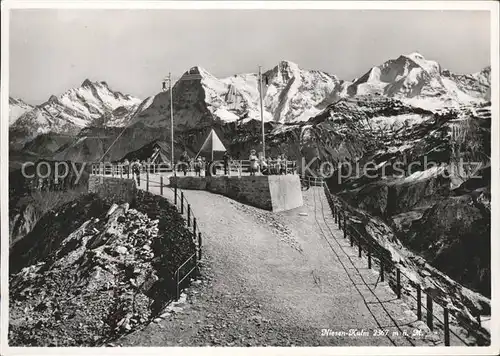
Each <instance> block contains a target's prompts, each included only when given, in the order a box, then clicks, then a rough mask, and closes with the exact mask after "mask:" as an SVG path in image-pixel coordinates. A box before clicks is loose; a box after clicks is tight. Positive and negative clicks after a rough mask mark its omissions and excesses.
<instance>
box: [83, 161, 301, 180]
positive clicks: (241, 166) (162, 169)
mask: <svg viewBox="0 0 500 356" xmlns="http://www.w3.org/2000/svg"><path fill="white" fill-rule="evenodd" d="M283 162H284V164H283ZM266 163H267V162H266ZM213 165H214V166H215V167H216V169H218V170H221V171H223V170H224V162H223V161H221V160H218V161H214V162H213ZM182 166H183V164H182V163H178V164H177V165H176V166H175V167H174V168H176V169H177V170H176V172H177V173H179V174H180V173H182V172H183V169H182ZM205 169H206V167H205V166H203V167H201V168H200V172H205ZM267 169H268V173H269V174H272V175H276V174H295V173H296V172H297V162H296V161H276V160H275V161H270V162H269V164H268V167H267ZM259 170H260V167H259ZM139 172H140V173H141V174H142V173H146V172H149V173H169V172H170V173H174V172H173V170H172V167H171V166H170V165H169V164H155V163H143V164H142V163H141V164H140V165H139ZM186 172H188V173H190V175H192V174H196V173H197V169H196V162H189V163H188V164H187V168H186ZM247 172H250V161H249V160H231V161H230V162H229V164H228V174H229V175H238V176H240V177H241V176H242V175H243V173H247ZM92 174H100V175H111V176H112V177H125V176H127V177H128V178H130V176H131V175H132V169H131V165H130V164H128V165H127V164H123V163H113V164H99V163H93V164H92Z"/></svg>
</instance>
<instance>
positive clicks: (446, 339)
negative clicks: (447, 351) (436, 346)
mask: <svg viewBox="0 0 500 356" xmlns="http://www.w3.org/2000/svg"><path fill="white" fill-rule="evenodd" d="M443 311H444V315H443V317H444V346H450V321H449V316H448V308H446V307H444V309H443Z"/></svg>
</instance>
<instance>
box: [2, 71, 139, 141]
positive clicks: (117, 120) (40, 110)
mask: <svg viewBox="0 0 500 356" xmlns="http://www.w3.org/2000/svg"><path fill="white" fill-rule="evenodd" d="M140 104H141V100H140V99H138V98H135V97H132V96H130V95H124V94H122V93H120V92H118V91H113V90H112V89H111V88H110V87H109V86H108V84H107V83H106V82H93V81H91V80H89V79H85V80H84V81H83V82H82V85H81V86H79V87H76V88H72V89H69V90H68V91H66V92H64V93H63V94H61V95H59V96H55V95H51V96H50V97H49V99H48V100H47V101H46V102H44V103H42V104H41V105H38V106H36V107H29V108H27V110H25V111H24V112H23V113H22V114H21V115H20V116H19V117H18V118H17V120H12V121H11V122H12V127H13V129H15V130H16V131H17V132H20V133H22V132H26V136H27V138H28V139H29V138H30V137H33V136H36V135H38V134H40V133H45V132H49V131H52V132H58V133H63V132H64V133H65V132H75V131H78V130H79V129H81V128H83V127H86V126H89V125H94V124H96V123H98V124H100V125H107V121H113V124H114V125H116V126H123V125H124V124H126V122H127V121H128V119H130V115H127V114H128V113H130V114H131V113H133V112H134V111H135V109H136V108H137V107H138V106H139V105H140ZM11 112H12V108H11ZM115 112H116V115H115Z"/></svg>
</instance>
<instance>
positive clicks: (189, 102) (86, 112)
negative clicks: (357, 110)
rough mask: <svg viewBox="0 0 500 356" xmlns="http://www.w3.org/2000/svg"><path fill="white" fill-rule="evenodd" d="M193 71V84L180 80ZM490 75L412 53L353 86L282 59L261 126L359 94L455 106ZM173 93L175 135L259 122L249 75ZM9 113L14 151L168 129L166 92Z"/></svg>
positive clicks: (473, 98) (88, 92)
mask: <svg viewBox="0 0 500 356" xmlns="http://www.w3.org/2000/svg"><path fill="white" fill-rule="evenodd" d="M192 74H196V75H199V79H194V80H192V79H191V80H186V78H189V75H192ZM490 75H491V73H490V67H487V68H484V69H483V70H481V71H480V72H478V73H473V74H455V73H452V72H450V71H448V70H444V69H442V68H441V66H440V65H439V64H438V63H437V62H435V61H432V60H426V59H425V58H424V57H423V56H422V55H420V54H418V53H412V54H409V55H402V56H399V57H398V58H397V59H391V60H388V61H386V62H385V63H383V64H381V65H379V66H376V67H373V68H371V69H369V70H368V71H367V72H366V73H365V74H364V75H362V76H360V77H359V78H358V79H355V80H353V81H345V80H341V79H339V78H338V77H336V76H335V75H332V74H329V73H326V72H322V71H317V70H305V69H302V68H300V67H299V66H298V65H297V64H295V63H293V62H290V61H281V62H280V63H278V65H276V66H275V67H274V68H272V69H270V70H268V71H266V72H264V73H263V78H264V79H263V86H262V87H263V89H262V96H263V109H264V114H263V116H264V120H265V121H266V122H275V123H280V124H290V123H299V122H305V121H307V120H309V119H310V118H312V117H314V116H316V115H318V114H320V113H321V112H322V111H323V110H324V109H325V108H326V107H327V106H328V105H329V104H332V103H334V102H336V101H338V100H339V99H341V98H346V97H357V96H366V95H373V96H385V97H389V98H394V99H399V100H401V101H402V102H404V103H407V104H409V105H412V106H415V107H421V108H425V109H429V110H431V111H436V110H440V109H442V108H449V107H460V106H461V105H464V104H465V105H467V104H471V103H479V102H483V101H486V100H489V95H490V89H489V87H490ZM172 96H173V105H174V118H175V120H174V121H175V127H176V130H189V129H192V128H196V127H200V126H210V125H212V124H214V122H219V123H227V122H238V123H245V122H248V121H249V120H252V119H257V120H260V106H259V88H258V75H257V74H255V73H244V74H235V75H233V76H231V77H227V78H221V79H219V78H216V77H215V76H213V75H212V74H210V73H209V72H208V71H206V70H205V69H203V68H201V67H193V68H191V69H190V70H188V71H186V73H184V75H183V76H182V77H181V78H180V79H179V80H178V81H177V82H176V83H175V84H174V86H173V95H172ZM9 108H10V110H9V124H10V134H11V139H10V142H11V143H12V144H16V143H17V144H19V145H21V146H22V145H24V144H25V143H26V142H28V141H31V140H32V139H34V138H35V137H36V136H38V135H40V134H44V133H48V132H51V133H58V134H69V135H71V136H74V135H76V134H77V133H78V132H79V131H80V130H81V129H83V128H86V127H124V126H126V125H134V124H138V123H141V124H142V125H144V126H146V127H149V128H159V127H166V128H168V127H169V126H170V120H169V115H170V95H169V93H168V91H164V92H160V93H158V94H156V95H155V96H153V97H149V98H146V99H144V100H140V99H139V98H135V97H133V96H131V95H126V94H122V93H121V92H118V91H114V90H112V89H111V88H110V87H109V86H108V84H107V83H106V82H92V81H90V80H88V79H86V80H85V81H84V82H83V83H82V85H81V86H80V87H78V88H73V89H70V90H68V91H67V92H65V93H63V94H62V95H60V96H55V95H52V96H51V97H50V98H49V99H48V100H47V101H46V102H45V103H43V104H41V105H37V106H32V105H29V104H27V103H25V102H23V101H22V100H21V99H14V98H10V100H9ZM18 148H19V147H18Z"/></svg>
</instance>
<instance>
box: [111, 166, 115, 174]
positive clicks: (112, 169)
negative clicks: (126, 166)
mask: <svg viewBox="0 0 500 356" xmlns="http://www.w3.org/2000/svg"><path fill="white" fill-rule="evenodd" d="M114 176H115V166H114V165H111V177H114Z"/></svg>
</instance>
